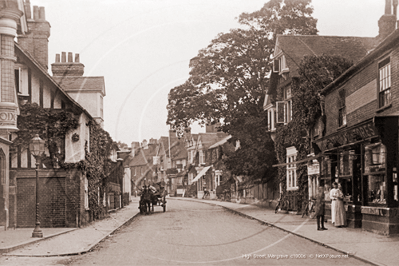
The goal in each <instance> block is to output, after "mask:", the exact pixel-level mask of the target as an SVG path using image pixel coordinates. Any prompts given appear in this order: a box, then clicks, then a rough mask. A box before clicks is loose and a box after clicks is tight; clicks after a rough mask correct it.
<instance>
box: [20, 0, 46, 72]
mask: <svg viewBox="0 0 399 266" xmlns="http://www.w3.org/2000/svg"><path fill="white" fill-rule="evenodd" d="M24 8H25V16H26V20H27V24H28V32H27V33H26V34H25V35H19V36H18V44H19V45H20V46H21V47H22V49H23V50H24V51H26V52H28V53H29V54H30V55H31V56H33V57H34V58H35V59H36V60H37V61H38V62H39V63H40V64H41V65H42V66H43V67H44V68H45V69H48V38H49V37H50V27H51V26H50V23H49V22H48V21H46V16H45V11H44V7H38V6H33V18H32V10H31V6H30V0H26V1H25V4H24Z"/></svg>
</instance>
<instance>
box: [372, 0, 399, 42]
mask: <svg viewBox="0 0 399 266" xmlns="http://www.w3.org/2000/svg"><path fill="white" fill-rule="evenodd" d="M397 3H398V1H397V0H393V10H394V14H392V0H385V14H384V15H382V17H381V18H380V20H379V21H378V28H379V32H378V36H377V39H378V40H379V41H382V40H383V39H385V38H386V37H387V36H388V35H390V34H391V33H392V32H393V31H394V30H395V28H396V10H397Z"/></svg>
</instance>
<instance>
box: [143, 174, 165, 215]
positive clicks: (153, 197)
mask: <svg viewBox="0 0 399 266" xmlns="http://www.w3.org/2000/svg"><path fill="white" fill-rule="evenodd" d="M166 194H167V193H166V190H165V187H164V186H162V184H161V182H159V183H157V184H155V185H154V186H148V185H144V186H143V189H142V190H141V191H140V202H139V209H140V213H141V214H143V213H145V214H147V213H149V212H150V211H152V212H154V206H161V207H162V208H163V211H164V212H165V211H166Z"/></svg>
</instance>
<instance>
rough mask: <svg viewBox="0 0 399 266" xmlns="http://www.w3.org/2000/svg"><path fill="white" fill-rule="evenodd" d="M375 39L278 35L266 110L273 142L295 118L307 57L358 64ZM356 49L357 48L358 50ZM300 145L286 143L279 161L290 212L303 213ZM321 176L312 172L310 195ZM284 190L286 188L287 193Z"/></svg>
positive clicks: (265, 105)
mask: <svg viewBox="0 0 399 266" xmlns="http://www.w3.org/2000/svg"><path fill="white" fill-rule="evenodd" d="M375 43H376V40H375V38H365V37H341V36H319V35H306V36H305V35H278V36H277V39H276V46H275V51H274V65H273V73H272V74H271V77H270V86H269V88H268V90H267V92H266V97H265V102H264V110H265V111H266V112H267V113H268V128H269V130H270V132H271V136H272V139H275V134H276V127H277V125H278V124H279V125H280V126H285V125H288V124H289V123H290V122H291V121H292V119H293V110H292V108H293V107H292V106H293V105H292V101H293V96H292V95H293V93H292V92H293V91H294V90H295V88H296V84H297V82H298V80H299V73H298V68H299V65H300V63H301V61H302V59H303V58H304V57H305V56H321V55H324V54H327V55H331V56H341V57H344V58H346V59H348V60H350V61H353V62H357V61H358V60H360V59H361V58H362V57H363V56H364V55H366V54H367V52H368V51H369V50H370V49H372V48H373V47H374V45H375ZM354 47H356V49H354ZM296 145H299V143H290V142H286V143H284V146H285V154H286V155H285V158H284V160H283V161H279V165H278V166H279V167H283V168H285V172H286V184H284V186H283V185H282V184H280V191H279V192H280V193H285V194H286V196H287V198H288V200H289V207H288V208H289V209H290V210H299V209H300V208H301V204H300V203H299V200H298V199H297V196H296V192H297V191H298V190H299V185H298V183H299V182H298V180H297V169H296V164H297V163H296V161H297V153H298V150H297V147H296ZM317 176H318V174H317V173H314V172H313V173H308V179H309V180H308V183H309V196H313V195H314V193H312V192H315V189H316V180H317ZM283 187H285V189H284V191H283Z"/></svg>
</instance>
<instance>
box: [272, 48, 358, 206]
mask: <svg viewBox="0 0 399 266" xmlns="http://www.w3.org/2000/svg"><path fill="white" fill-rule="evenodd" d="M351 66H352V62H351V61H349V60H347V59H345V58H342V57H340V56H328V55H321V56H306V57H304V58H303V60H302V61H301V63H300V65H299V69H298V73H299V77H298V78H293V79H292V82H291V91H292V109H293V113H292V121H291V122H290V123H288V124H287V125H282V124H280V125H277V127H276V139H275V150H276V154H277V159H278V161H279V163H285V162H286V148H288V147H291V146H295V148H296V150H297V157H296V160H297V161H299V160H303V159H306V157H307V155H308V154H310V153H311V152H312V151H311V130H312V128H313V127H314V126H315V124H316V122H317V121H318V120H319V119H321V121H323V123H325V115H324V110H323V109H322V108H323V99H322V97H321V96H320V92H321V90H322V89H323V88H325V87H326V86H327V85H328V84H329V83H331V82H332V81H333V80H334V79H336V78H337V77H338V76H340V75H341V74H342V73H343V72H344V71H345V70H346V69H348V68H349V67H351ZM282 94H283V92H282V90H280V91H278V94H277V99H283V95H282ZM296 172H297V186H298V190H296V191H287V182H286V167H285V166H282V167H279V169H278V180H279V182H280V183H281V185H282V191H283V200H287V199H288V196H295V197H296V200H297V202H298V203H299V205H298V206H302V204H301V203H302V201H304V200H307V197H308V175H307V166H306V164H297V165H296Z"/></svg>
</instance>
